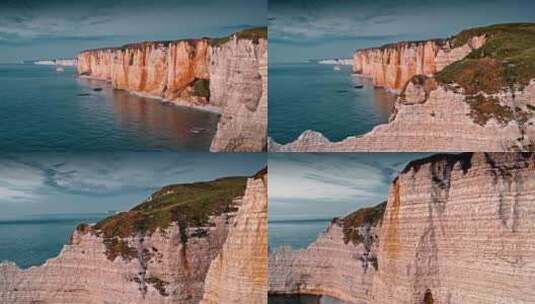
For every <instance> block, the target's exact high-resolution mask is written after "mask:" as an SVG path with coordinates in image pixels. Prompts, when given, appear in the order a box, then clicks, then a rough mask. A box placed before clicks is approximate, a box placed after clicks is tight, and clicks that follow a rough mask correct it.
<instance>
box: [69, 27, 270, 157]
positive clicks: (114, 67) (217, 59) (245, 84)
mask: <svg viewBox="0 0 535 304" xmlns="http://www.w3.org/2000/svg"><path fill="white" fill-rule="evenodd" d="M77 61H78V65H77V69H78V74H79V75H80V76H81V77H90V78H95V79H101V80H106V81H109V82H111V84H112V86H113V87H114V88H116V89H121V90H126V91H128V92H132V93H136V94H140V95H144V96H149V97H155V98H160V99H162V100H166V101H169V102H172V103H175V104H178V105H183V106H188V107H195V108H201V109H208V110H213V111H217V112H219V113H221V118H220V121H219V124H218V128H217V132H216V135H215V137H214V139H213V141H212V144H211V148H210V150H211V151H214V152H216V151H244V152H258V151H262V150H265V148H266V136H267V135H266V132H267V131H266V130H267V28H265V27H263V28H253V29H247V30H243V31H240V32H237V33H235V34H233V35H231V36H229V37H223V38H199V39H187V40H175V41H147V42H141V43H134V44H127V45H124V46H121V47H116V48H101V49H94V50H87V51H83V52H81V53H80V54H78V56H77Z"/></svg>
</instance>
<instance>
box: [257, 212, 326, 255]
mask: <svg viewBox="0 0 535 304" xmlns="http://www.w3.org/2000/svg"><path fill="white" fill-rule="evenodd" d="M329 223H330V220H327V219H318V220H280V221H279V220H274V221H269V226H268V227H269V228H268V229H269V247H270V248H271V249H272V250H275V249H277V248H279V247H281V246H289V247H292V248H294V249H298V248H306V247H307V246H308V245H310V243H312V242H314V241H315V240H316V239H317V238H318V235H319V234H320V232H322V231H325V230H326V229H327V227H328V226H329Z"/></svg>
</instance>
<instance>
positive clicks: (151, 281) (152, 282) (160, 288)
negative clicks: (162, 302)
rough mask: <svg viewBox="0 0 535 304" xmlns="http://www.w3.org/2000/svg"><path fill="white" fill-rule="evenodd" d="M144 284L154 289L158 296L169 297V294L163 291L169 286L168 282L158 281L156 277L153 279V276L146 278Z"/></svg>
mask: <svg viewBox="0 0 535 304" xmlns="http://www.w3.org/2000/svg"><path fill="white" fill-rule="evenodd" d="M145 282H146V283H147V284H150V285H152V286H153V287H154V288H156V289H157V290H158V292H159V293H160V295H162V296H164V297H167V296H169V293H168V292H167V291H166V290H165V287H166V286H167V285H169V282H166V281H163V280H161V279H159V278H157V277H154V276H150V277H148V278H146V279H145Z"/></svg>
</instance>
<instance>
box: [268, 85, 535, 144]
mask: <svg viewBox="0 0 535 304" xmlns="http://www.w3.org/2000/svg"><path fill="white" fill-rule="evenodd" d="M405 92H406V94H403V95H401V96H400V97H399V98H398V100H397V101H396V104H395V108H394V112H393V114H392V116H391V117H390V122H389V123H388V124H383V125H379V126H377V127H375V128H374V129H373V130H372V131H370V132H369V133H366V134H364V135H362V136H358V137H357V136H352V137H348V138H346V139H344V140H342V141H340V142H330V141H329V140H328V139H327V138H325V137H324V136H323V135H321V134H320V133H318V132H313V131H307V132H305V133H303V134H302V135H301V136H299V138H297V139H296V140H295V141H294V142H291V143H289V144H286V145H279V144H277V143H275V142H273V141H269V150H270V151H274V152H277V151H279V152H286V151H288V152H291V151H309V152H314V151H318V152H323V151H324V152H328V151H452V152H455V151H495V152H497V151H510V150H515V149H526V150H532V149H534V148H533V147H532V146H530V145H531V143H532V142H533V141H534V140H535V127H534V125H535V115H534V114H535V111H533V110H531V109H532V108H533V109H535V82H532V84H531V85H529V86H527V87H526V88H524V89H523V90H522V91H516V92H515V93H514V94H513V93H512V92H502V93H499V94H495V95H494V96H493V97H490V98H489V99H486V98H483V100H472V99H470V98H468V97H467V96H466V95H464V94H463V93H462V92H460V91H458V90H455V89H452V88H450V87H446V86H443V85H438V86H437V87H436V88H435V89H433V90H431V91H428V90H427V89H426V88H425V87H424V86H420V85H414V84H412V83H410V82H409V84H408V85H407V87H406V91H405ZM486 100H488V102H487V101H486Z"/></svg>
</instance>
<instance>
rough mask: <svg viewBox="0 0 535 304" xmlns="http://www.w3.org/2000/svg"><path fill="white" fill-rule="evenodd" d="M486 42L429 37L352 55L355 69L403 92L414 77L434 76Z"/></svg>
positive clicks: (379, 83)
mask: <svg viewBox="0 0 535 304" xmlns="http://www.w3.org/2000/svg"><path fill="white" fill-rule="evenodd" d="M484 43H485V36H484V35H482V36H474V37H471V38H470V40H469V41H468V42H467V43H466V44H464V45H462V46H458V47H454V46H453V45H452V42H451V41H450V40H427V41H417V42H399V43H394V44H389V45H385V46H383V47H380V48H369V49H363V50H357V51H356V52H355V53H354V54H353V71H354V72H355V73H359V74H362V75H363V76H366V77H370V78H372V80H373V83H374V85H376V86H379V87H384V88H386V89H390V90H393V91H396V92H400V91H401V89H403V87H404V86H405V84H406V83H407V81H409V79H411V78H412V77H413V76H415V75H427V76H432V75H434V74H435V73H436V72H439V71H441V70H442V69H443V68H444V67H446V66H447V65H450V64H451V63H453V62H455V61H458V60H461V59H463V58H464V57H466V56H467V55H468V54H470V52H472V50H474V49H478V48H480V47H481V46H483V44H484Z"/></svg>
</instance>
